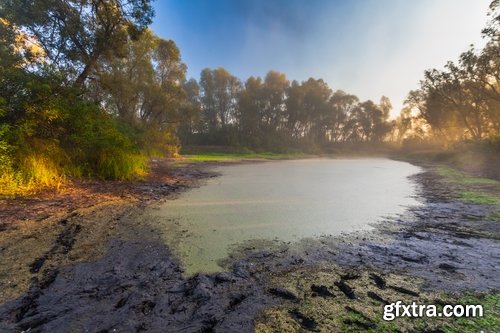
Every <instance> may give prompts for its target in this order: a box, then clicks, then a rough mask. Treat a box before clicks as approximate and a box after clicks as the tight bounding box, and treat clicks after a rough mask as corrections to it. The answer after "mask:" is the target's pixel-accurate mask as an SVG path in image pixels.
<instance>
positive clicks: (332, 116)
mask: <svg viewBox="0 0 500 333" xmlns="http://www.w3.org/2000/svg"><path fill="white" fill-rule="evenodd" d="M358 103H359V99H358V98H357V97H356V96H354V95H350V94H347V93H345V92H344V91H342V90H337V91H336V92H334V93H333V95H332V97H331V98H330V101H329V108H330V111H329V113H328V119H327V124H328V125H327V127H328V134H329V137H330V141H331V142H341V141H345V140H347V138H348V135H349V134H348V127H347V122H348V119H349V116H350V115H351V113H352V112H353V111H354V110H355V109H356V107H357V105H358Z"/></svg>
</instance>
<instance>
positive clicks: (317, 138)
mask: <svg viewBox="0 0 500 333" xmlns="http://www.w3.org/2000/svg"><path fill="white" fill-rule="evenodd" d="M185 90H186V92H187V95H188V100H189V101H190V103H191V108H192V109H193V110H198V111H195V112H193V114H194V115H198V116H197V117H193V118H191V121H190V122H189V124H183V126H182V127H181V130H180V136H181V138H182V141H183V142H184V143H186V144H197V145H200V144H211V145H230V146H242V147H246V148H253V149H258V150H271V151H276V150H278V151H286V150H290V149H301V150H304V149H306V150H314V151H319V150H324V149H327V148H328V147H331V146H332V145H335V144H340V143H345V142H356V143H360V142H382V141H383V140H384V139H386V138H387V136H388V134H389V133H390V132H391V129H392V123H391V122H390V121H389V112H390V110H391V108H392V107H391V103H390V101H389V99H388V98H387V97H382V98H381V100H380V102H379V103H374V102H372V101H370V100H368V101H364V102H361V101H360V100H359V99H358V98H357V97H356V96H354V95H351V94H348V93H346V92H343V91H341V90H337V91H333V90H332V89H331V88H330V87H328V85H327V84H326V83H325V82H324V81H323V80H321V79H313V78H310V79H308V80H307V81H304V82H297V81H292V82H290V81H289V80H288V79H287V78H286V75H285V74H283V73H279V72H276V71H270V72H269V73H267V75H266V77H265V78H264V79H262V78H260V77H250V78H249V79H248V80H247V81H246V82H245V83H244V84H243V83H242V82H240V81H239V80H238V78H236V77H235V76H233V75H231V74H230V73H229V72H228V71H226V70H225V69H223V68H217V69H213V70H211V69H204V70H203V71H202V72H201V78H200V81H199V83H198V82H196V81H194V80H190V81H188V82H187V83H186V87H185Z"/></svg>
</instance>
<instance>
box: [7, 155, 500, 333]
mask: <svg viewBox="0 0 500 333" xmlns="http://www.w3.org/2000/svg"><path fill="white" fill-rule="evenodd" d="M425 170H426V171H425V172H423V173H421V174H418V175H415V176H414V177H413V179H414V181H415V182H416V183H417V184H419V189H420V195H419V196H420V199H421V200H422V203H423V205H422V206H418V207H414V208H412V209H410V210H408V211H407V212H406V213H405V214H404V215H402V216H398V217H395V218H393V219H390V220H387V221H385V222H383V223H380V224H378V225H377V227H376V229H375V231H373V232H370V233H365V234H361V233H357V234H351V235H346V236H344V237H336V238H326V237H325V238H321V239H318V240H305V241H303V242H301V243H299V244H284V243H279V242H274V244H272V246H269V244H266V245H265V246H263V245H262V243H259V242H255V243H253V244H252V243H248V244H244V245H243V246H242V247H241V249H240V250H239V251H236V252H235V253H234V254H233V255H232V258H231V259H230V260H229V261H228V271H227V272H224V273H218V274H213V275H204V274H199V275H196V276H194V277H190V278H185V277H183V275H182V268H181V267H180V265H179V263H178V261H177V260H176V258H175V257H174V256H172V254H171V252H170V250H169V249H168V248H167V247H166V246H165V245H164V244H163V243H162V242H161V240H160V237H159V233H158V232H157V231H156V230H155V229H154V227H152V226H151V225H150V224H149V223H148V221H144V220H143V217H142V215H141V212H142V207H145V206H146V205H150V204H152V203H155V202H157V201H158V200H164V199H165V198H172V196H173V195H175V193H178V192H179V191H180V190H182V189H185V188H188V187H190V186H197V185H199V184H200V182H202V181H203V179H205V178H207V177H211V176H213V175H214V174H213V173H212V172H210V171H209V168H208V166H207V164H196V165H194V164H187V165H182V166H177V167H175V168H172V167H171V164H169V163H168V162H159V161H158V162H156V163H154V164H153V172H152V176H151V177H150V178H149V179H148V180H146V181H144V182H136V183H130V182H127V183H125V182H124V183H102V182H95V183H81V184H75V187H74V188H72V189H68V190H66V191H67V192H62V193H59V194H55V195H53V194H44V195H41V196H39V197H37V198H36V199H35V198H32V199H23V200H10V201H8V202H3V203H2V205H3V206H2V208H1V213H0V214H2V226H3V227H2V232H0V251H1V254H2V255H1V259H0V261H1V262H0V264H1V265H0V267H1V268H0V284H1V289H2V290H3V291H4V292H3V293H2V295H1V297H2V299H1V302H2V303H3V304H2V305H1V306H0V318H2V319H1V322H0V331H2V332H3V331H5V332H17V331H22V330H28V329H30V330H31V331H32V332H36V331H40V332H64V331H76V332H85V331H89V332H107V331H110V332H112V331H114V330H116V331H118V332H119V331H127V332H129V331H132V332H133V331H152V332H156V331H160V332H161V331H165V330H167V329H168V331H171V332H176V331H179V332H181V331H182V332H211V331H217V332H232V331H238V332H250V331H253V330H255V329H256V330H257V331H262V332H267V331H276V330H278V331H283V330H286V331H301V330H309V331H325V332H326V331H346V330H347V331H349V330H351V331H359V330H370V329H372V330H385V331H395V332H396V331H421V332H424V331H429V330H434V331H440V330H442V329H447V328H450V329H453V327H454V326H453V325H455V323H454V322H447V321H442V320H441V321H433V320H425V321H424V320H421V321H418V320H416V321H410V322H406V321H405V322H403V323H401V322H399V323H397V324H394V323H386V322H383V321H382V320H381V314H382V312H381V311H382V306H383V304H384V303H385V302H392V301H395V300H408V301H409V300H417V301H420V302H421V303H429V302H434V303H438V304H439V303H440V302H441V303H443V302H452V301H457V299H456V298H455V296H453V295H452V294H443V293H442V292H443V291H446V292H449V293H451V292H463V291H465V290H473V291H486V290H495V289H499V288H500V279H499V278H498V267H500V249H499V246H498V241H499V238H500V228H499V223H498V220H497V218H498V217H497V215H495V214H496V213H495V212H497V211H498V206H495V205H478V204H472V203H466V202H463V201H460V200H459V199H458V198H457V196H456V189H455V185H454V184H452V183H449V182H446V181H445V180H444V178H443V177H442V176H440V175H439V174H438V173H437V172H436V169H435V168H434V167H433V166H431V165H427V166H425ZM494 191H496V190H495V189H494ZM488 311H491V310H488ZM494 311H498V309H496V310H495V309H494ZM487 314H489V315H491V314H490V312H487ZM494 316H495V314H494ZM496 316H497V317H498V312H496Z"/></svg>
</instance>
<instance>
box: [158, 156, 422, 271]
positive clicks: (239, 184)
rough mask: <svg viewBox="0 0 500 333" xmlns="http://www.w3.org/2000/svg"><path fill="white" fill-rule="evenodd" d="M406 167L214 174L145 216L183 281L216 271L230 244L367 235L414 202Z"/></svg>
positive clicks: (372, 162)
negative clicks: (155, 226)
mask: <svg viewBox="0 0 500 333" xmlns="http://www.w3.org/2000/svg"><path fill="white" fill-rule="evenodd" d="M419 170H420V169H419V168H418V167H416V166H413V165H411V164H409V163H405V162H399V161H393V160H389V159H382V158H380V159H376V158H364V159H306V160H292V161H277V162H263V163H251V164H240V165H229V166H221V167H217V168H216V171H218V172H219V173H221V174H222V175H221V176H220V177H217V178H214V179H211V180H209V181H208V184H207V185H205V186H202V187H200V188H196V189H192V190H189V191H187V192H185V193H183V194H182V195H181V196H180V198H178V199H176V200H170V201H167V202H166V203H165V204H163V205H162V206H161V207H160V208H159V209H156V210H154V211H151V212H150V213H149V214H151V216H152V217H153V218H152V220H153V221H155V223H157V224H159V226H160V228H161V230H162V231H164V233H163V237H164V238H165V241H166V242H167V244H168V245H169V246H170V247H171V248H173V250H174V252H175V253H176V254H178V255H179V256H180V258H181V261H182V263H183V265H184V269H185V270H186V274H188V275H189V274H193V273H196V272H199V271H202V272H214V271H218V270H220V269H221V267H220V266H219V265H218V262H219V261H220V260H221V259H224V258H225V257H227V255H228V250H229V249H230V248H231V246H234V245H235V244H238V243H241V242H244V241H248V240H252V239H264V240H265V239H269V240H273V239H279V240H282V241H297V240H299V239H302V238H306V237H317V236H322V235H339V234H340V233H343V232H351V231H356V230H366V229H369V228H371V227H370V224H373V223H375V222H377V221H379V220H380V219H382V218H384V217H387V216H391V215H395V214H398V213H403V212H404V210H405V209H406V208H407V207H408V206H411V205H416V204H418V202H417V200H416V199H415V196H416V194H415V184H413V183H412V181H411V180H409V179H408V176H410V175H412V174H415V173H417V172H419Z"/></svg>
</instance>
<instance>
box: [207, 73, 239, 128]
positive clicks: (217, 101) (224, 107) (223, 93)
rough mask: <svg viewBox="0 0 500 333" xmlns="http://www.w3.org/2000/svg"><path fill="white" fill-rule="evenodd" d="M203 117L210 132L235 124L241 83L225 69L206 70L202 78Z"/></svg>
mask: <svg viewBox="0 0 500 333" xmlns="http://www.w3.org/2000/svg"><path fill="white" fill-rule="evenodd" d="M200 88H201V103H202V110H203V115H204V118H205V120H206V123H207V127H208V130H209V132H214V131H215V130H216V129H217V128H220V127H226V126H227V125H228V124H230V123H233V122H235V118H234V117H235V114H236V111H237V104H238V100H237V99H238V95H239V93H240V90H241V82H240V81H239V80H238V78H236V77H235V76H233V75H231V74H230V73H229V72H228V71H227V70H225V69H224V68H216V69H213V70H211V69H208V68H206V69H204V70H203V71H202V72H201V78H200Z"/></svg>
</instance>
